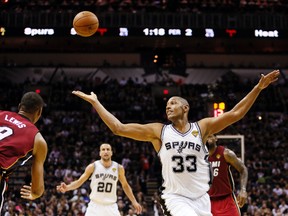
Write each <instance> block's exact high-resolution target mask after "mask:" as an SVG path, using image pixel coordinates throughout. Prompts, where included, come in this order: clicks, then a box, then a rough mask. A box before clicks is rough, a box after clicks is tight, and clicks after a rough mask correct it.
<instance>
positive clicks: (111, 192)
mask: <svg viewBox="0 0 288 216" xmlns="http://www.w3.org/2000/svg"><path fill="white" fill-rule="evenodd" d="M94 166H95V167H94V172H93V174H92V176H91V183H90V188H91V193H90V199H91V200H92V201H94V202H96V203H101V204H112V203H116V201H117V183H118V166H119V164H118V163H116V162H115V161H112V164H111V166H110V167H108V168H105V167H104V166H103V165H102V163H101V161H100V160H97V161H95V162H94Z"/></svg>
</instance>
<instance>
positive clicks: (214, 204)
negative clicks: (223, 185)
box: [211, 194, 241, 216]
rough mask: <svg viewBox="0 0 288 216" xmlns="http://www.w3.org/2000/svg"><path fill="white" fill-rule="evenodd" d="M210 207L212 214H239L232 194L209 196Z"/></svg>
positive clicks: (238, 215) (218, 215)
mask: <svg viewBox="0 0 288 216" xmlns="http://www.w3.org/2000/svg"><path fill="white" fill-rule="evenodd" d="M211 209H212V214H213V216H231V215H233V216H240V215H241V213H240V209H239V207H238V204H237V201H236V198H235V196H234V195H232V194H231V195H228V196H225V197H221V198H211Z"/></svg>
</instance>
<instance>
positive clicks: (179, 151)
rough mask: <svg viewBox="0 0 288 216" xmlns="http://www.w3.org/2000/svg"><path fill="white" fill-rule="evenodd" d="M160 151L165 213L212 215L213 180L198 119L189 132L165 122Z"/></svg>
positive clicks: (175, 215)
mask: <svg viewBox="0 0 288 216" xmlns="http://www.w3.org/2000/svg"><path fill="white" fill-rule="evenodd" d="M161 139H162V146H161V149H160V151H159V153H158V155H159V157H160V160H161V163H162V177H163V184H162V193H161V197H160V198H161V202H162V203H161V204H162V208H163V210H164V213H165V215H172V216H187V215H189V216H194V215H195V216H196V215H201V216H210V215H211V206H210V199H209V195H208V194H207V191H208V190H209V187H210V185H209V184H210V183H211V172H210V167H209V162H208V150H207V147H206V146H205V145H204V144H203V142H202V137H201V132H200V129H199V126H198V124H197V123H190V129H189V130H188V131H187V132H186V133H180V132H179V131H177V130H176V129H175V128H174V127H173V126H172V124H169V125H165V126H164V127H163V129H162V134H161Z"/></svg>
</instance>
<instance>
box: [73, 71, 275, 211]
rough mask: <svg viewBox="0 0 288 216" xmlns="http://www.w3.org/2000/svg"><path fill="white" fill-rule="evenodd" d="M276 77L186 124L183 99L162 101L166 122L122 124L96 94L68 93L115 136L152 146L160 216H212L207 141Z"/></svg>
mask: <svg viewBox="0 0 288 216" xmlns="http://www.w3.org/2000/svg"><path fill="white" fill-rule="evenodd" d="M279 74H280V73H279V71H278V70H274V71H272V72H270V73H268V74H267V75H263V74H262V75H261V78H260V80H259V82H258V83H257V85H255V87H254V88H253V89H252V90H251V91H250V92H249V93H248V94H247V95H246V96H245V97H244V98H243V99H242V100H241V101H240V102H239V103H238V104H236V106H234V108H233V109H232V110H230V111H228V112H225V113H224V114H222V115H220V116H218V117H208V118H204V119H201V120H199V121H198V122H193V123H191V122H189V120H188V112H189V108H190V107H189V104H188V102H187V100H186V99H184V98H182V97H178V96H174V97H171V98H170V99H169V100H168V101H167V105H166V115H167V118H168V120H170V121H171V124H169V125H164V124H162V123H148V124H139V123H128V124H123V123H122V122H120V121H119V120H118V119H117V118H116V117H115V116H114V115H112V114H111V113H110V112H109V111H108V110H106V108H105V107H104V106H103V105H102V104H101V103H100V101H99V100H98V98H97V96H96V94H95V93H93V92H91V94H85V93H83V92H81V91H73V92H72V93H73V94H75V95H76V96H78V97H80V98H82V99H83V100H85V101H87V102H89V103H90V104H91V105H92V106H93V107H94V109H95V110H96V111H97V113H98V114H99V116H100V117H101V119H102V120H103V121H104V123H105V124H106V125H107V126H108V127H109V128H110V130H111V131H112V132H113V133H114V134H115V135H119V136H123V137H127V138H132V139H134V140H139V141H145V142H151V143H152V144H153V146H154V149H155V150H156V152H157V153H158V156H159V157H160V160H161V163H162V177H163V184H162V193H161V195H160V199H161V206H162V209H163V211H164V214H165V215H172V216H187V215H189V216H197V215H201V216H211V215H212V214H211V205H210V198H209V195H208V193H207V192H208V190H209V188H210V185H209V184H210V183H211V178H210V177H211V176H210V175H211V172H210V168H209V162H208V149H207V147H206V145H205V144H206V141H207V138H208V136H209V135H210V134H214V133H218V132H220V131H221V130H223V129H224V128H226V127H228V126H229V125H231V124H233V123H235V122H237V121H239V120H240V119H242V118H243V117H244V116H245V114H246V113H247V112H248V111H249V109H250V108H251V106H252V105H253V104H254V102H255V100H256V99H257V97H258V96H259V94H260V92H261V91H262V90H263V89H265V88H266V87H268V86H269V85H270V84H271V83H273V82H275V81H276V80H277V79H278V77H279Z"/></svg>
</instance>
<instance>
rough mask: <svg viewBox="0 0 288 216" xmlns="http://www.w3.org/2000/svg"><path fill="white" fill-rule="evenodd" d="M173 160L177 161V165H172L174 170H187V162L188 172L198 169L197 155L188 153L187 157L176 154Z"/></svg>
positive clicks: (178, 171) (177, 171)
mask: <svg viewBox="0 0 288 216" xmlns="http://www.w3.org/2000/svg"><path fill="white" fill-rule="evenodd" d="M172 161H175V162H176V166H174V167H172V169H173V172H176V173H181V172H184V171H185V164H186V163H188V165H186V171H188V172H196V171H197V165H196V162H197V157H196V156H195V155H187V156H186V157H185V159H184V158H183V157H182V156H180V155H174V156H173V157H172Z"/></svg>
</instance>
